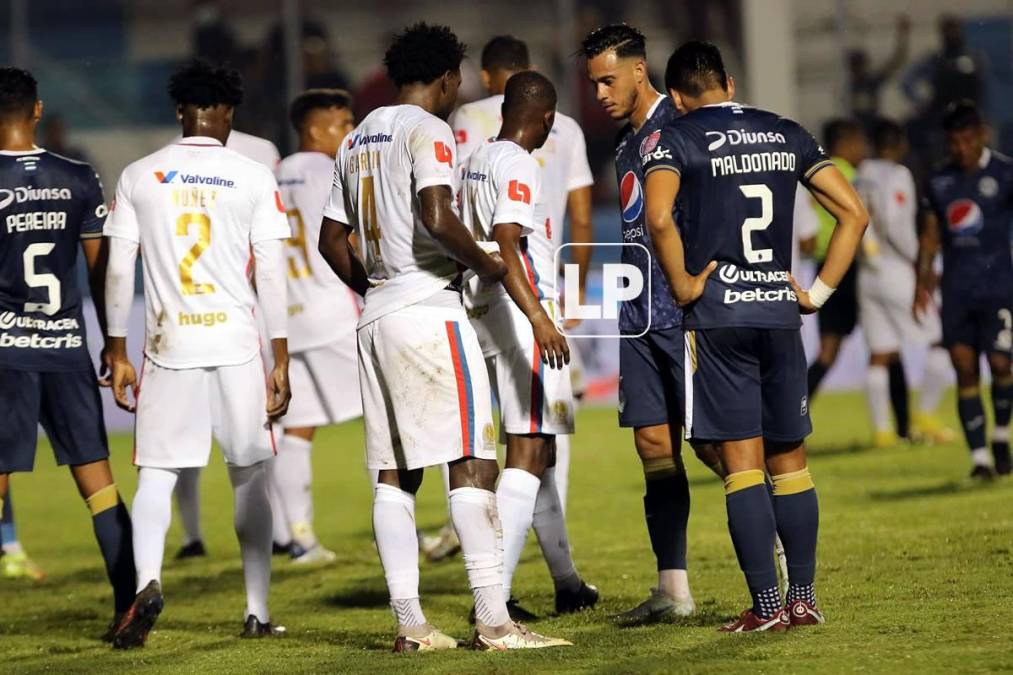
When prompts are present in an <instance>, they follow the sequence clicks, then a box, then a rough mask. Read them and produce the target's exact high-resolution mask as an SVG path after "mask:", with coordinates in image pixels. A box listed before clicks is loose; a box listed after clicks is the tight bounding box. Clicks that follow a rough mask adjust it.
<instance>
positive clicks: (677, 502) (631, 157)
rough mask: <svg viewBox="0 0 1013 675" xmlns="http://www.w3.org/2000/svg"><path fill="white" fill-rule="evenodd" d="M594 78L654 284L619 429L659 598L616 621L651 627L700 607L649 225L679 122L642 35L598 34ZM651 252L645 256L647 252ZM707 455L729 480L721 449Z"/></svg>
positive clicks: (634, 312)
mask: <svg viewBox="0 0 1013 675" xmlns="http://www.w3.org/2000/svg"><path fill="white" fill-rule="evenodd" d="M582 51H583V55H584V58H585V59H586V60H587V74H588V78H589V79H590V80H591V82H592V83H593V84H594V87H595V95H596V97H597V99H598V102H599V103H600V104H601V105H602V107H603V108H605V111H606V112H607V113H608V114H609V116H610V117H612V119H614V120H616V121H625V122H626V125H625V126H624V127H623V129H622V130H621V131H620V132H619V135H618V136H617V138H616V178H617V180H618V182H619V194H620V207H621V213H622V238H623V242H624V243H627V244H639V246H636V247H633V246H625V247H623V250H622V260H623V262H624V263H627V264H631V265H635V266H636V267H637V268H638V269H639V270H640V271H641V273H642V274H643V276H644V278H650V282H649V286H647V287H648V288H650V289H651V296H650V297H649V298H648V297H646V294H644V295H643V296H642V297H640V298H638V299H636V300H634V301H631V302H624V303H622V305H621V306H620V310H619V331H620V332H621V333H623V334H624V338H623V339H621V340H620V341H619V426H621V427H632V428H633V440H634V443H635V444H636V448H637V454H638V455H639V456H640V460H641V462H642V463H643V470H644V482H645V485H646V494H645V495H644V516H645V519H646V521H647V531H648V534H649V535H650V540H651V548H652V549H653V550H654V556H655V559H656V561H657V568H658V585H657V587H656V588H654V589H652V590H651V594H650V596H649V597H648V598H647V600H645V601H644V602H642V603H640V604H639V605H637V606H636V607H634V608H633V609H631V610H629V611H628V612H624V613H623V614H620V615H619V616H618V617H616V618H617V619H618V620H620V621H621V622H624V623H651V622H655V621H659V620H662V619H664V618H665V617H667V616H670V615H673V614H675V615H679V616H687V615H689V614H691V613H692V612H693V611H694V610H695V608H696V605H695V604H694V602H693V596H692V595H691V593H690V589H689V580H688V577H687V574H686V528H687V524H688V522H689V507H690V498H689V482H688V481H687V479H686V469H685V466H684V465H683V463H682V458H681V454H680V453H681V443H682V440H681V436H680V434H679V427H680V425H681V424H682V418H683V395H682V392H683V373H684V369H683V361H684V357H683V351H684V350H683V334H682V312H681V310H680V309H679V308H678V307H677V306H676V304H675V302H674V301H673V300H672V296H671V294H670V293H669V292H668V290H667V287H666V284H665V277H664V275H663V273H662V270H661V268H660V267H659V266H658V263H657V260H656V259H654V258H653V257H652V256H651V255H648V254H647V253H646V252H645V251H644V248H646V249H647V250H652V242H651V236H650V234H649V233H648V231H647V227H646V224H645V222H644V193H643V179H644V174H643V170H642V168H641V167H642V163H641V159H640V157H641V154H643V153H644V152H648V151H653V149H654V147H655V146H656V145H657V142H658V139H659V138H660V137H661V128H662V126H663V125H664V124H666V123H667V122H669V121H670V120H672V119H674V118H675V116H676V115H677V113H676V110H675V107H674V106H673V105H672V102H671V101H670V100H669V99H668V97H666V96H663V95H662V94H660V93H659V92H658V91H657V90H656V89H655V88H654V85H653V84H651V80H650V78H649V77H648V73H647V59H646V49H645V40H644V36H643V34H642V33H641V32H640V31H638V30H637V29H636V28H633V27H632V26H629V25H627V24H612V25H609V26H604V27H602V28H599V29H597V30H594V31H592V32H591V33H589V34H588V35H587V37H585V38H584V42H583V47H582ZM642 247H643V248H642ZM694 449H695V450H696V451H697V454H698V456H699V457H700V458H701V460H702V461H704V463H705V464H707V465H708V466H710V467H711V468H712V469H713V470H715V471H716V472H718V473H719V474H720V473H721V471H722V469H721V467H720V461H719V460H717V457H716V455H715V454H714V453H713V451H709V450H708V449H707V448H705V447H703V446H699V447H695V448H694Z"/></svg>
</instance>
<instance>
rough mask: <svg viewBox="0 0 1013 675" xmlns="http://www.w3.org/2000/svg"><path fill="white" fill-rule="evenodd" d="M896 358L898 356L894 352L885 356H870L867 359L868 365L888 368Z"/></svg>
mask: <svg viewBox="0 0 1013 675" xmlns="http://www.w3.org/2000/svg"><path fill="white" fill-rule="evenodd" d="M898 356H899V355H898V354H897V353H895V352H894V353H887V354H873V355H872V356H870V357H869V365H870V366H889V365H890V364H891V363H893V362H894V361H896V360H897V358H898Z"/></svg>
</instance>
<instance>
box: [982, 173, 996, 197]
mask: <svg viewBox="0 0 1013 675" xmlns="http://www.w3.org/2000/svg"><path fill="white" fill-rule="evenodd" d="M978 192H979V193H980V194H981V196H982V197H984V198H986V199H991V198H992V197H995V196H996V195H997V194H999V181H997V180H996V179H995V178H993V177H992V176H982V178H981V180H979V181H978Z"/></svg>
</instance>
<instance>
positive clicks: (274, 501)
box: [264, 456, 292, 546]
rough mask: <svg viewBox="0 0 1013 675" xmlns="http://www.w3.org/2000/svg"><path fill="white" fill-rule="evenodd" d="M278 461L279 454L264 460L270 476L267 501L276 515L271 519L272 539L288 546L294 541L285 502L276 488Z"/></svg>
mask: <svg viewBox="0 0 1013 675" xmlns="http://www.w3.org/2000/svg"><path fill="white" fill-rule="evenodd" d="M277 462H278V457H277V456H275V457H272V458H270V459H268V460H266V461H265V462H264V467H265V469H266V470H267V475H268V476H269V478H268V480H267V503H268V504H270V505H271V513H272V514H273V515H274V518H273V519H272V521H271V539H272V540H273V541H274V543H275V544H278V545H279V546H288V545H289V544H291V543H292V532H291V531H290V530H289V529H288V517H287V516H286V515H285V503H284V502H283V501H282V500H281V495H280V494H279V492H278V490H275V489H274V484H275V483H276V482H278V479H277V478H276V477H275V474H276V473H277V470H278V469H277Z"/></svg>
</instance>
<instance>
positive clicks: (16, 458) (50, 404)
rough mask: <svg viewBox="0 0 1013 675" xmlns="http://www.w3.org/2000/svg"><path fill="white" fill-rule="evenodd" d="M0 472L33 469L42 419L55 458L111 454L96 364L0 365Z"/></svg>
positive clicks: (84, 459)
mask: <svg viewBox="0 0 1013 675" xmlns="http://www.w3.org/2000/svg"><path fill="white" fill-rule="evenodd" d="M0 410H3V411H4V416H5V418H6V421H5V422H4V423H3V424H0V473H12V472H15V471H31V470H32V467H33V466H34V465H35V445H36V441H37V440H38V429H39V424H42V428H43V429H44V430H45V432H46V436H48V437H49V442H50V443H51V444H52V446H53V454H55V455H56V463H57V464H61V465H63V464H70V465H71V466H77V465H79V464H89V463H91V462H97V461H99V460H101V459H107V458H108V457H109V443H108V441H107V439H106V427H105V421H104V420H103V418H102V399H101V397H100V396H99V391H98V379H97V378H96V377H95V371H93V370H92V369H90V368H89V369H88V370H79V371H72V372H54V373H40V372H36V371H29V370H11V369H6V368H0Z"/></svg>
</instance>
